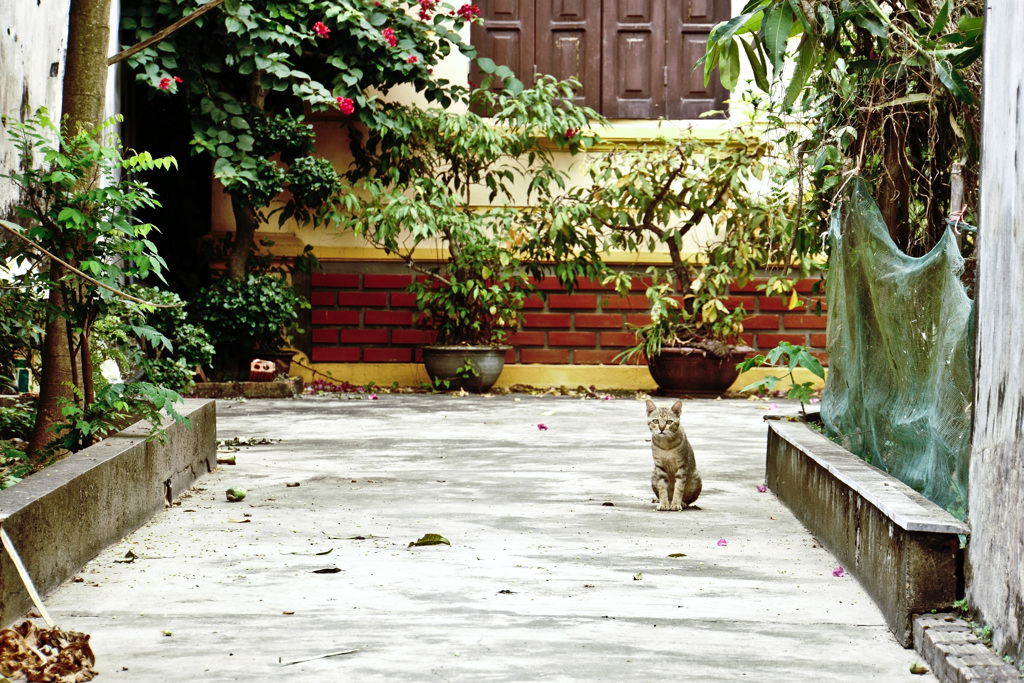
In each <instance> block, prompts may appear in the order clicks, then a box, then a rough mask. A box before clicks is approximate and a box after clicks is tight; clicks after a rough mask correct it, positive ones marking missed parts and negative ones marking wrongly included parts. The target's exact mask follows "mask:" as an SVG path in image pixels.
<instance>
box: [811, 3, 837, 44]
mask: <svg viewBox="0 0 1024 683" xmlns="http://www.w3.org/2000/svg"><path fill="white" fill-rule="evenodd" d="M815 12H816V13H817V15H818V22H819V23H820V25H821V32H822V33H823V34H825V35H826V36H830V35H832V34H833V33H834V32H835V30H836V18H835V17H834V16H833V15H832V10H830V9H829V7H828V5H826V4H824V3H822V4H819V5H818V7H817V8H816V9H815Z"/></svg>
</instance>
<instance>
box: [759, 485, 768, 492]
mask: <svg viewBox="0 0 1024 683" xmlns="http://www.w3.org/2000/svg"><path fill="white" fill-rule="evenodd" d="M767 490H768V487H767V486H764V485H763V484H762V485H761V486H758V487H757V492H758V493H764V492H765V491H767Z"/></svg>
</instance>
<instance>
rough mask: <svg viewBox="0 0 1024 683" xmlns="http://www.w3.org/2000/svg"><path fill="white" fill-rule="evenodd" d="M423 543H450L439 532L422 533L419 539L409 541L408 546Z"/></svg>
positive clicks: (421, 544) (422, 544)
mask: <svg viewBox="0 0 1024 683" xmlns="http://www.w3.org/2000/svg"><path fill="white" fill-rule="evenodd" d="M424 545H451V543H450V542H449V541H448V539H447V538H445V537H444V536H442V535H441V534H424V535H423V536H422V537H420V539H419V540H417V541H411V542H410V543H409V546H408V547H410V548H412V547H413V546H424Z"/></svg>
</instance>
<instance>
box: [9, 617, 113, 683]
mask: <svg viewBox="0 0 1024 683" xmlns="http://www.w3.org/2000/svg"><path fill="white" fill-rule="evenodd" d="M95 664H96V656H95V655H94V654H93V652H92V648H91V647H89V636H88V634H85V633H78V632H77V631H62V630H61V629H59V628H57V627H54V628H51V629H46V628H39V627H38V626H36V625H35V624H33V623H32V622H31V621H27V620H26V621H23V622H22V623H20V624H16V625H15V626H13V627H11V628H5V629H3V630H2V631H0V674H3V675H4V676H6V677H7V678H9V679H11V680H19V679H24V680H27V681H30V682H31V683H37V682H41V681H53V682H54V683H79V682H80V681H91V680H92V679H93V677H95V676H96V671H95V669H93V665H95Z"/></svg>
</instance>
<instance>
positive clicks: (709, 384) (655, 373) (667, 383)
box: [647, 347, 747, 396]
mask: <svg viewBox="0 0 1024 683" xmlns="http://www.w3.org/2000/svg"><path fill="white" fill-rule="evenodd" d="M746 351H747V349H745V348H744V349H737V350H735V351H733V352H732V354H730V355H729V356H727V357H725V358H718V357H717V356H714V355H712V354H711V353H709V352H707V351H705V350H703V349H694V348H687V347H683V348H662V349H661V354H660V355H658V356H654V357H652V358H649V359H648V360H647V369H648V370H650V372H651V377H653V378H654V381H655V382H657V383H658V387H659V388H660V389H661V391H662V392H663V393H665V394H670V395H675V394H691V395H697V396H721V395H722V394H724V393H725V392H726V391H727V390H728V389H729V387H730V386H732V383H733V382H735V381H736V378H737V377H739V374H740V373H739V370H737V369H736V364H737V363H742V362H743V359H744V358H745V357H746Z"/></svg>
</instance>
